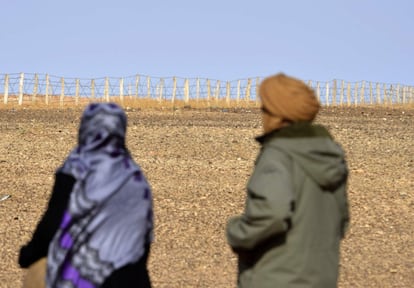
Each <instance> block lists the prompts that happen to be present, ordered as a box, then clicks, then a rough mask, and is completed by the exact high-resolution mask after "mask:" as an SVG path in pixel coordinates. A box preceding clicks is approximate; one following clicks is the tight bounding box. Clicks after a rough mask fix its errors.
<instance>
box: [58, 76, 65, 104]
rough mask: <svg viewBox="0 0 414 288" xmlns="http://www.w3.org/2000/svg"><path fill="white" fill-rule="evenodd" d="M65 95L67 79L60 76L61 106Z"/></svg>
mask: <svg viewBox="0 0 414 288" xmlns="http://www.w3.org/2000/svg"><path fill="white" fill-rule="evenodd" d="M64 97H65V79H64V78H63V77H62V78H60V99H59V105H60V106H63V98H64Z"/></svg>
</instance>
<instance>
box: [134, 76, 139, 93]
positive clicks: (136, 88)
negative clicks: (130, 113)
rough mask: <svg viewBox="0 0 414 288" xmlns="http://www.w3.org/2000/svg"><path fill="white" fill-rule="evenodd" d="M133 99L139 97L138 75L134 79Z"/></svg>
mask: <svg viewBox="0 0 414 288" xmlns="http://www.w3.org/2000/svg"><path fill="white" fill-rule="evenodd" d="M135 97H136V98H138V97H139V75H137V76H136V77H135Z"/></svg>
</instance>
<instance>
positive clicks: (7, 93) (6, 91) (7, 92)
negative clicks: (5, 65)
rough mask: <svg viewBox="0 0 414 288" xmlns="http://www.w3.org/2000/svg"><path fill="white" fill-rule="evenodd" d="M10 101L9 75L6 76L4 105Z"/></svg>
mask: <svg viewBox="0 0 414 288" xmlns="http://www.w3.org/2000/svg"><path fill="white" fill-rule="evenodd" d="M8 100H9V75H8V74H6V75H4V104H7V102H8Z"/></svg>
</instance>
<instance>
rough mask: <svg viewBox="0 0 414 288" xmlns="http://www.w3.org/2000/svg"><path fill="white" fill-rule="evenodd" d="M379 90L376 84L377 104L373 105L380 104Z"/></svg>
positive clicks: (378, 85)
mask: <svg viewBox="0 0 414 288" xmlns="http://www.w3.org/2000/svg"><path fill="white" fill-rule="evenodd" d="M380 89H381V88H380V84H379V83H377V85H376V96H377V103H375V104H381V95H380V93H381V90H380Z"/></svg>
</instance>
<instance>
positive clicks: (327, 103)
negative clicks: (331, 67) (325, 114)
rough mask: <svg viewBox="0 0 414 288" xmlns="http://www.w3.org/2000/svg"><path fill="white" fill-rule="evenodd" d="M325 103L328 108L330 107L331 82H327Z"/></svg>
mask: <svg viewBox="0 0 414 288" xmlns="http://www.w3.org/2000/svg"><path fill="white" fill-rule="evenodd" d="M325 101H326V106H329V82H326V90H325Z"/></svg>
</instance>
